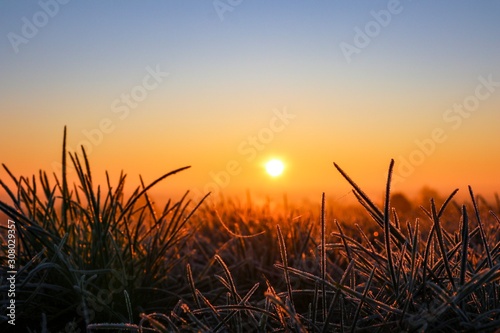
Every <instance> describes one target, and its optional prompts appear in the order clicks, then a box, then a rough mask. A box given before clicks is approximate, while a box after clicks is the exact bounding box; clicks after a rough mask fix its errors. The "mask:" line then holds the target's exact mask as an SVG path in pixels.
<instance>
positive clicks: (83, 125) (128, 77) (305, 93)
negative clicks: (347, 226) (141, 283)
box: [0, 0, 500, 201]
mask: <svg viewBox="0 0 500 333" xmlns="http://www.w3.org/2000/svg"><path fill="white" fill-rule="evenodd" d="M499 15H500V2H497V1H481V2H473V1H439V2H438V1H430V0H427V1H424V0H421V1H408V0H407V1H326V0H325V1H305V0H301V1H283V0H281V1H279V0H275V1H263V0H262V1H255V0H251V1H250V0H243V1H237V0H232V1H229V0H220V1H219V0H216V1H184V0H183V1H181V0H178V1H90V0H89V1H77V0H73V1H68V0H64V1H63V0H60V2H58V1H56V0H42V1H39V2H38V1H1V2H0V75H1V80H0V112H1V131H0V143H1V146H0V161H1V162H2V163H5V164H6V165H8V166H9V167H10V168H11V170H13V171H14V173H15V174H16V175H31V174H34V173H37V172H38V170H39V169H43V170H47V171H50V172H53V171H55V172H57V168H55V167H54V165H55V162H57V161H60V154H61V143H62V134H63V127H64V126H65V125H66V126H67V128H68V145H69V147H70V148H71V149H77V147H78V146H79V145H81V144H84V145H87V152H88V153H89V155H90V160H91V165H92V167H93V169H94V175H95V178H96V179H97V180H98V181H102V180H103V179H104V170H109V171H110V173H111V176H112V178H114V179H117V178H118V175H119V172H120V170H124V171H125V172H126V173H127V174H128V175H129V179H128V184H129V185H130V186H131V187H132V185H134V186H135V185H137V184H138V183H139V180H138V175H139V174H141V175H143V177H144V179H145V181H146V182H150V181H152V180H154V179H155V178H156V177H159V176H160V175H162V174H163V173H165V172H168V171H170V170H173V169H176V168H178V167H182V166H185V165H191V166H192V168H191V169H190V170H187V171H184V172H182V173H181V174H179V175H176V176H175V177H174V178H172V179H171V180H169V181H167V182H165V183H164V184H163V185H161V186H160V187H159V188H158V191H160V192H161V195H165V196H170V195H173V196H175V195H178V194H179V193H180V192H183V191H184V190H191V191H193V192H194V193H202V192H205V191H206V190H214V189H215V190H218V191H220V192H222V193H223V194H224V195H234V194H241V193H244V191H246V190H249V191H250V192H251V193H253V194H255V195H256V196H261V195H265V194H269V195H271V196H275V195H276V196H278V195H281V194H283V193H287V194H288V195H289V196H291V197H293V198H298V199H301V198H310V199H311V200H314V201H316V200H317V201H319V200H320V196H321V192H326V194H327V196H329V197H330V198H339V200H344V198H346V197H345V194H346V193H347V192H348V191H349V186H348V185H347V183H346V182H345V181H344V180H343V179H342V178H341V176H340V175H339V173H338V172H337V171H336V170H335V169H334V167H333V164H332V162H337V163H338V164H339V165H340V166H341V167H343V168H344V170H346V171H347V172H348V173H349V174H350V175H351V176H352V177H353V178H354V179H355V180H357V182H358V183H359V184H360V185H362V187H364V188H366V191H367V192H368V193H370V194H372V195H374V196H375V197H377V196H379V195H381V193H382V191H383V189H384V183H385V178H386V172H387V168H388V165H389V161H390V159H391V158H394V159H395V161H396V167H395V178H396V179H397V181H396V183H395V184H394V188H395V190H398V191H404V192H407V193H413V192H414V191H416V190H418V189H420V188H421V187H422V186H424V185H428V186H431V187H433V188H436V189H438V190H439V191H441V192H443V193H450V192H451V191H452V190H453V189H454V188H457V187H458V188H460V189H461V192H462V193H463V194H465V193H466V191H467V189H466V186H467V185H469V184H470V185H472V186H473V188H474V189H475V191H476V192H477V193H481V194H483V195H485V196H487V197H488V196H490V195H492V194H493V193H494V192H495V191H498V189H499V188H500V178H499V177H498V170H499V167H500V154H499V151H500V63H499V60H498V59H500V39H499V32H500V20H498V17H499ZM33 28H34V29H33ZM155 71H156V72H160V74H159V75H158V74H157V75H156V77H157V79H156V80H155V79H154V78H153V77H152V76H151V74H150V72H155ZM167 73H168V74H167ZM488 82H489V83H488ZM145 87H147V88H145ZM144 92H146V94H144ZM134 93H135V96H136V97H128V98H129V100H128V101H127V96H131V95H134ZM130 98H132V99H130ZM134 98H135V99H134ZM278 115H281V118H283V117H284V116H283V115H288V116H285V117H284V118H285V119H284V120H283V119H281V118H280V117H279V116H278ZM89 137H90V138H89ZM272 157H280V158H282V159H283V161H284V162H285V163H286V165H287V168H286V170H285V173H284V174H283V176H282V177H279V178H275V179H271V178H270V177H269V176H268V175H266V174H265V172H264V170H263V168H262V164H263V163H264V162H265V161H266V160H268V159H270V158H272ZM0 175H1V177H2V179H5V178H6V177H7V175H6V173H5V172H4V171H3V170H2V171H1V173H0ZM214 179H215V180H217V181H218V185H215V183H214V182H215V180H214ZM160 192H158V193H160ZM158 195H160V194H158ZM347 197H349V196H347Z"/></svg>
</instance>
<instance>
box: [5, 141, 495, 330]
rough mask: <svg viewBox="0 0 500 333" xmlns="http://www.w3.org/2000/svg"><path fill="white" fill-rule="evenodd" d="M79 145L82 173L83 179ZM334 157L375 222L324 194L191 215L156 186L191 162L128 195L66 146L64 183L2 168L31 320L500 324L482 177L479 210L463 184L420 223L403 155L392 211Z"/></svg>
mask: <svg viewBox="0 0 500 333" xmlns="http://www.w3.org/2000/svg"><path fill="white" fill-rule="evenodd" d="M66 156H69V157H70V159H71V162H72V164H73V166H74V168H75V169H76V171H77V175H78V181H79V183H78V185H73V186H72V187H71V186H70V185H69V184H68V180H67V179H66V173H65V169H66V160H65V159H66ZM334 165H335V167H336V169H337V170H338V171H339V172H340V173H341V174H342V175H343V177H344V178H345V179H346V180H347V182H349V183H350V184H351V186H352V188H353V193H354V196H355V197H356V198H357V199H358V201H359V203H360V204H361V206H362V207H363V208H364V209H365V210H366V212H367V215H368V217H369V218H362V217H356V222H357V223H356V225H349V224H345V223H343V218H345V219H347V220H348V221H351V220H352V217H343V216H342V214H341V213H338V214H337V215H332V214H327V205H326V200H325V195H324V194H323V196H322V200H321V208H319V209H318V212H316V213H315V214H307V212H304V210H306V209H307V207H299V209H293V208H291V207H288V206H287V208H286V211H285V213H283V214H281V215H272V214H271V213H270V210H269V209H266V208H265V207H264V208H263V209H260V208H256V207H252V206H250V207H242V206H240V205H238V204H237V203H235V202H231V201H226V202H223V203H222V205H220V206H219V207H207V206H204V207H200V209H197V208H198V207H199V204H198V205H196V206H195V210H196V209H197V213H196V214H194V215H193V212H194V210H189V209H188V207H189V206H188V204H189V200H187V195H186V196H184V197H183V198H182V199H181V200H180V201H179V202H176V203H171V202H168V203H167V204H166V205H165V207H164V209H163V210H162V211H161V212H158V211H157V210H156V209H155V206H154V205H153V203H152V201H151V199H150V198H149V196H148V194H147V192H148V190H149V189H150V188H151V187H152V186H154V185H155V184H156V183H158V182H159V181H161V180H163V179H165V178H167V177H169V176H171V175H173V174H174V173H176V172H180V171H182V170H184V169H185V168H181V169H178V170H174V171H173V172H170V173H168V174H166V175H164V176H162V177H160V178H159V179H158V180H156V181H154V182H153V183H151V184H150V185H147V186H146V185H145V184H144V182H143V181H142V179H141V186H140V187H138V188H137V189H136V190H135V191H133V193H132V195H131V196H130V197H129V198H128V199H126V200H125V199H124V197H125V196H124V190H123V189H124V182H125V176H124V175H123V174H122V175H121V176H120V178H119V180H118V185H117V186H115V187H112V186H111V181H110V180H109V177H107V179H108V180H107V184H106V186H105V187H104V188H101V187H100V186H95V184H94V183H93V181H92V175H91V172H90V167H89V162H88V159H87V156H86V155H85V151H83V160H82V159H80V158H79V157H78V156H76V155H74V154H69V155H67V153H66V152H65V144H63V173H62V176H61V178H58V177H55V181H56V183H55V185H50V184H49V182H48V177H47V175H46V174H45V173H42V172H41V173H40V175H39V177H38V178H39V179H38V182H37V181H36V179H35V178H32V179H31V180H29V179H26V178H24V177H20V178H16V177H14V176H13V174H12V173H11V172H10V170H8V169H7V168H6V167H5V169H6V171H7V172H8V174H9V175H10V177H11V179H12V180H13V181H14V183H15V190H12V189H10V188H8V187H7V186H6V185H5V184H4V183H3V182H0V185H1V186H2V187H3V188H4V190H5V191H6V192H7V193H8V195H9V196H10V198H11V201H12V202H13V204H12V205H8V204H5V203H0V210H2V211H3V212H5V213H6V214H7V215H8V216H9V217H10V218H12V219H15V220H16V221H17V222H18V223H17V228H18V229H17V232H18V239H19V243H20V245H19V263H20V268H19V273H18V282H19V291H20V292H19V295H20V296H19V298H18V300H19V306H20V307H19V309H20V310H19V315H20V317H21V318H23V319H24V320H25V321H24V322H23V324H24V325H25V326H26V327H28V328H30V329H31V331H33V332H35V331H44V330H46V329H50V330H66V331H71V330H72V329H75V330H76V329H77V328H80V329H81V330H87V332H97V331H103V330H113V331H122V332H145V331H148V332H200V331H203V332H205V331H213V332H247V331H255V332H269V331H276V332H285V331H294V332H345V331H350V332H356V331H375V332H386V331H389V330H397V331H408V332H423V331H425V332H443V331H463V332H469V331H481V332H493V331H494V330H495V329H496V328H497V327H500V310H499V309H500V231H499V228H498V225H499V224H500V219H499V218H498V215H497V214H498V212H497V213H495V212H494V211H493V208H491V207H492V206H490V205H489V204H488V203H487V202H486V201H485V200H484V198H481V197H476V196H475V195H474V193H473V191H472V189H471V188H469V194H470V198H471V205H469V206H466V205H462V206H460V205H458V204H457V203H456V202H455V200H454V196H455V194H456V193H457V190H455V191H453V192H452V193H451V194H450V195H449V196H448V198H447V199H444V200H441V199H439V200H437V201H439V203H440V202H441V201H442V203H440V205H439V204H438V203H437V202H436V200H435V199H431V200H429V202H428V203H427V204H426V205H425V206H422V207H421V210H422V214H421V216H423V218H424V219H426V220H427V221H422V219H421V218H414V217H413V215H412V219H409V218H405V216H400V215H399V213H398V212H397V211H396V210H395V209H394V208H393V207H392V206H391V178H392V170H393V167H394V161H391V163H390V165H389V171H388V177H387V183H386V188H385V200H384V202H383V205H382V207H378V206H377V205H376V204H375V202H374V201H373V200H371V199H370V197H369V196H368V195H367V194H366V193H365V192H364V191H363V190H362V189H361V188H360V187H359V186H358V184H356V183H355V182H354V180H353V179H352V178H351V177H350V176H349V175H348V174H347V173H346V172H345V171H344V170H342V169H341V168H340V167H339V166H338V165H337V164H334ZM37 184H38V185H37ZM37 186H39V187H38V189H37ZM40 188H41V189H40ZM497 201H498V199H497ZM497 205H498V207H499V209H500V204H498V203H497ZM482 207H487V208H488V209H489V213H486V212H484V208H482ZM301 210H302V211H301ZM188 221H190V223H188ZM450 225H451V226H452V227H453V228H452V231H449V229H448V226H450ZM375 234H378V235H380V236H374V235H375ZM2 249H3V250H4V251H5V250H6V245H5V243H4V242H2ZM2 260H5V259H2ZM2 264H4V262H2ZM3 272H4V270H3V268H2V274H3ZM1 288H2V290H1V291H2V297H5V296H4V295H5V292H4V291H5V287H4V286H2V287H1ZM6 302H7V300H6V299H5V298H2V299H1V305H2V307H5V306H6V304H7V303H6ZM2 319H4V318H2Z"/></svg>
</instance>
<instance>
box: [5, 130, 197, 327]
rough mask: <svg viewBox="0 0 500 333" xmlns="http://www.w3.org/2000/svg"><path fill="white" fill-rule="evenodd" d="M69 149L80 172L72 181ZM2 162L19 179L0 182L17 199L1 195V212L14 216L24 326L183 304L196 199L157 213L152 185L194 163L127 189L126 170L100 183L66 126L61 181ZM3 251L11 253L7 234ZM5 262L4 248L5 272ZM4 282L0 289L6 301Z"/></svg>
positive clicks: (112, 318)
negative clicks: (69, 144)
mask: <svg viewBox="0 0 500 333" xmlns="http://www.w3.org/2000/svg"><path fill="white" fill-rule="evenodd" d="M67 157H69V159H70V161H71V163H72V167H73V168H74V169H75V171H76V176H77V182H76V183H74V184H72V185H70V183H69V180H68V178H69V176H68V165H67ZM3 167H4V169H5V171H6V172H7V174H8V175H9V176H10V179H11V180H12V182H13V184H14V187H13V188H12V187H9V186H7V185H6V183H5V182H3V181H1V180H0V186H1V187H2V188H3V189H4V190H5V192H6V193H7V195H8V197H9V198H10V200H11V201H12V203H11V204H8V203H6V202H3V201H2V202H0V210H1V211H2V212H3V213H5V214H6V215H7V216H8V217H9V218H10V219H12V220H14V221H16V232H17V242H18V251H17V271H18V273H17V275H16V286H17V293H16V306H17V311H16V312H17V318H16V319H17V322H18V323H19V324H20V325H26V327H32V328H33V327H40V326H39V325H40V322H41V320H42V318H44V320H46V322H47V325H48V326H49V327H51V328H52V330H71V329H75V330H76V329H77V328H80V329H84V330H85V329H86V327H87V326H89V325H90V324H93V323H100V322H120V323H131V322H133V321H136V322H138V320H139V314H140V313H141V312H144V311H147V312H150V311H153V310H155V309H164V308H165V307H166V306H171V305H175V304H176V303H177V301H178V292H179V290H182V288H183V286H181V285H179V283H178V279H177V276H178V274H179V269H178V266H177V263H178V262H181V261H183V260H184V258H186V257H187V256H189V255H190V253H189V252H187V251H186V249H185V247H184V244H185V243H186V242H187V241H188V239H189V237H191V236H192V235H193V232H194V228H191V227H190V226H189V225H188V222H189V219H190V217H191V216H192V213H193V212H194V210H196V208H197V207H198V206H196V207H195V209H193V210H188V206H189V205H190V202H189V200H187V199H186V196H184V197H183V198H182V199H181V200H180V201H178V202H170V201H169V202H168V203H167V204H166V205H165V207H164V209H163V211H162V212H160V213H157V212H156V211H155V209H154V207H153V203H152V202H151V201H150V199H149V197H148V196H147V192H148V190H149V189H151V188H152V187H153V186H154V185H156V184H157V183H158V182H160V181H162V180H164V179H166V178H168V177H170V176H172V175H174V174H176V173H178V172H181V171H183V170H185V169H187V168H189V167H183V168H179V169H176V170H174V171H172V172H169V173H167V174H165V175H163V176H161V177H159V178H158V179H156V180H155V181H153V182H152V183H151V184H149V185H147V186H145V185H144V183H142V184H141V186H139V187H137V188H136V189H135V190H134V191H133V192H132V194H131V195H130V196H129V197H127V196H126V195H125V191H124V186H125V180H126V176H125V175H124V174H123V173H122V174H121V175H120V176H119V178H118V181H117V183H116V185H112V182H111V180H110V176H109V174H107V173H106V178H107V184H106V185H105V186H104V187H102V186H100V185H96V184H95V183H94V181H93V175H92V173H91V169H90V162H89V159H88V156H87V154H86V152H85V150H84V149H83V148H82V155H81V156H79V155H77V154H72V153H67V151H66V129H65V130H64V139H63V155H62V174H61V175H60V176H57V175H54V180H55V182H54V183H51V182H50V181H49V177H48V175H47V174H46V173H45V172H42V171H40V173H39V177H38V179H36V178H35V177H34V176H33V177H32V178H27V177H23V176H20V177H16V176H14V174H13V173H12V172H11V171H10V170H9V169H8V168H7V166H5V165H3ZM198 205H199V204H198ZM2 251H4V253H7V252H6V251H7V247H6V243H5V242H4V241H2ZM5 264H6V259H5V256H3V255H2V274H1V275H2V277H4V276H5V267H6V265H5ZM6 288H7V287H6V285H4V284H2V286H1V290H0V291H1V292H0V293H1V295H2V298H1V307H2V308H3V309H5V307H6V305H7V302H8V299H7V298H6V294H7V293H6ZM4 313H5V311H2V314H4ZM4 319H5V318H4ZM89 327H94V328H98V326H89Z"/></svg>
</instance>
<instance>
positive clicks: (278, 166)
mask: <svg viewBox="0 0 500 333" xmlns="http://www.w3.org/2000/svg"><path fill="white" fill-rule="evenodd" d="M283 170H285V165H284V164H283V162H282V161H280V160H278V159H272V160H270V161H269V162H267V163H266V171H267V173H268V174H269V175H270V176H271V177H278V176H279V175H281V174H282V173H283Z"/></svg>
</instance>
